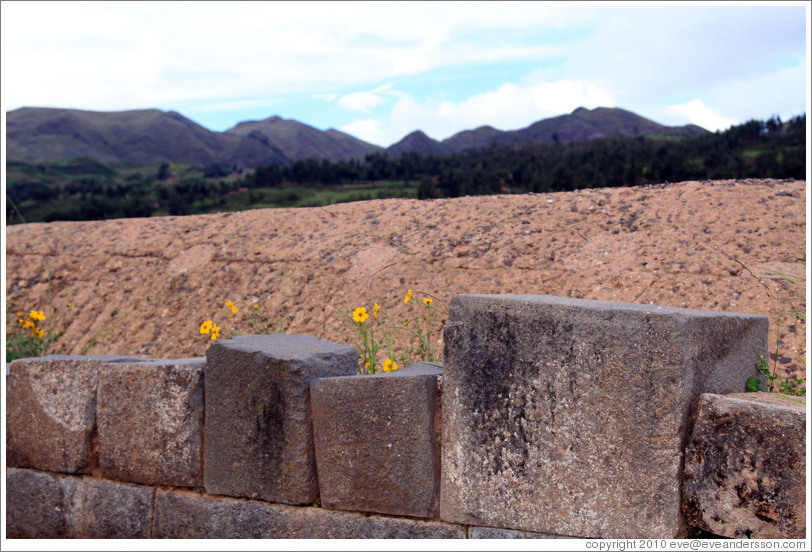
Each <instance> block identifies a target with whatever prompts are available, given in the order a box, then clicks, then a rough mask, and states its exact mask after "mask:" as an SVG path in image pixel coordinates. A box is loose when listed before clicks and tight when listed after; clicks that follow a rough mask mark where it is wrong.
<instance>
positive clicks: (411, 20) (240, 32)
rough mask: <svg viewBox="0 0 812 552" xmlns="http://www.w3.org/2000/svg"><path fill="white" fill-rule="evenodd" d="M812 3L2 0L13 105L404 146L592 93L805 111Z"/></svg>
mask: <svg viewBox="0 0 812 552" xmlns="http://www.w3.org/2000/svg"><path fill="white" fill-rule="evenodd" d="M809 9H810V8H809V2H786V3H783V4H782V3H776V2H765V3H764V4H761V5H759V4H753V3H741V4H736V3H730V2H723V3H710V2H692V3H689V2H671V3H650V4H648V3H640V2H635V3H625V4H616V3H609V2H592V3H590V2H577V3H567V2H563V3H556V2H528V1H523V2H505V1H502V2H474V1H464V2H435V1H432V2H342V1H339V2H324V3H322V2H301V1H300V2H86V3H85V2H55V3H49V2H40V1H37V2H20V1H15V2H2V4H0V11H1V13H0V21H1V22H2V50H0V52H1V55H2V64H1V65H0V67H1V72H2V75H1V76H2V81H1V82H2V108H3V111H4V112H6V111H10V110H13V109H16V108H19V107H23V106H34V107H63V108H75V109H87V110H94V111H120V110H129V109H147V108H158V109H162V110H166V111H169V110H172V111H177V112H179V113H181V114H183V115H185V116H186V117H188V118H190V119H192V120H193V121H195V122H197V123H198V124H200V125H202V126H204V127H206V128H208V129H210V130H214V131H224V130H227V129H228V128H231V127H232V126H234V125H236V124H237V123H238V122H241V121H245V120H261V119H265V118H268V117H271V116H274V115H276V116H280V117H283V118H285V119H296V120H298V121H300V122H302V123H305V124H308V125H310V126H313V127H316V128H318V129H321V130H327V129H329V128H336V129H338V130H341V131H344V132H346V133H348V134H351V135H353V136H355V137H357V138H360V139H362V140H365V141H367V142H370V143H373V144H376V145H379V146H384V147H386V146H389V145H391V144H393V143H396V142H397V141H399V140H400V139H401V138H403V137H404V136H406V135H407V134H409V133H410V132H412V131H414V130H418V129H419V130H422V131H424V132H425V133H426V134H428V135H429V136H431V137H432V138H434V139H437V140H442V139H445V138H448V137H450V136H452V135H454V134H455V133H457V132H460V131H462V130H466V129H473V128H476V127H479V126H482V125H490V126H492V127H495V128H497V129H500V130H514V129H518V128H524V127H526V126H528V125H530V124H532V123H534V122H535V121H538V120H540V119H545V118H548V117H555V116H558V115H562V114H565V113H570V112H572V111H573V110H574V109H576V108H578V107H586V108H589V109H592V108H595V107H620V108H623V109H627V110H630V111H633V112H635V113H637V114H639V115H642V116H644V117H648V118H649V119H652V120H654V121H656V122H659V123H662V124H667V125H683V124H688V123H693V124H697V125H700V126H702V127H704V128H706V129H708V130H711V131H715V130H724V129H726V128H729V127H730V126H731V125H734V124H739V123H742V122H745V121H747V120H750V119H767V118H769V117H771V116H773V115H778V116H779V117H781V118H782V119H784V120H786V119H788V118H790V117H793V116H796V115H800V114H803V113H806V110H807V107H808V105H809V97H810V91H809V88H808V84H807V83H808V82H809V81H810V74H809V72H808V71H809V70H808V65H809V59H808V57H809V21H810V13H809Z"/></svg>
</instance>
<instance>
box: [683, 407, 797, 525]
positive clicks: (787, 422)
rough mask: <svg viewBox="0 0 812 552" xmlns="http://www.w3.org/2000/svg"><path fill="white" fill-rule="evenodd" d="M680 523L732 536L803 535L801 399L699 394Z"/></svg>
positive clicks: (686, 462) (688, 450)
mask: <svg viewBox="0 0 812 552" xmlns="http://www.w3.org/2000/svg"><path fill="white" fill-rule="evenodd" d="M683 493H684V498H685V501H684V510H685V516H686V521H687V522H688V523H689V524H690V525H693V526H695V527H698V528H700V529H704V530H705V531H709V532H711V533H714V534H716V535H721V536H725V537H733V538H769V539H803V538H806V405H805V404H799V402H797V399H796V398H794V397H793V398H791V399H790V398H785V397H782V396H780V395H778V394H770V393H736V394H731V395H724V396H723V395H714V394H706V395H702V398H701V401H700V403H699V410H698V413H697V420H696V424H695V426H694V430H693V433H692V436H691V441H690V442H689V443H688V446H687V448H686V451H685V482H684V487H683Z"/></svg>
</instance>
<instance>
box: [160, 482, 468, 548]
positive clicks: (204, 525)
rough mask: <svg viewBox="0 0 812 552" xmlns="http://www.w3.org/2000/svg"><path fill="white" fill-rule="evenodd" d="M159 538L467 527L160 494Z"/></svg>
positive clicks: (457, 532)
mask: <svg viewBox="0 0 812 552" xmlns="http://www.w3.org/2000/svg"><path fill="white" fill-rule="evenodd" d="M155 537H156V538H172V539H190V538H191V539H204V538H216V539H227V538H230V539H233V538H253V539H257V538H261V539H328V538H329V539H364V538H373V539H455V538H465V537H466V530H465V528H464V527H460V526H457V525H450V524H447V523H441V522H432V521H417V520H409V519H404V518H388V517H381V516H370V515H363V514H356V513H349V512H336V511H331V510H324V509H321V508H307V507H296V506H286V505H281V504H268V503H264V502H258V501H253V500H244V499H233V498H224V497H212V496H207V495H200V494H197V493H192V492H188V491H165V490H161V489H159V490H158V492H157V497H156V510H155Z"/></svg>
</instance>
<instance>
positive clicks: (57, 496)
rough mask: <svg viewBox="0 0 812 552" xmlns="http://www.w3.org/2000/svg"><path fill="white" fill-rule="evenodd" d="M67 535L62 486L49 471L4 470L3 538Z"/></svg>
mask: <svg viewBox="0 0 812 552" xmlns="http://www.w3.org/2000/svg"><path fill="white" fill-rule="evenodd" d="M66 535H67V528H66V523H65V511H64V508H63V497H62V486H61V485H60V481H59V478H58V477H56V476H54V475H51V474H49V473H43V472H38V471H34V470H26V469H19V468H8V469H7V470H6V537H7V538H9V539H34V538H37V539H61V538H65V537H66Z"/></svg>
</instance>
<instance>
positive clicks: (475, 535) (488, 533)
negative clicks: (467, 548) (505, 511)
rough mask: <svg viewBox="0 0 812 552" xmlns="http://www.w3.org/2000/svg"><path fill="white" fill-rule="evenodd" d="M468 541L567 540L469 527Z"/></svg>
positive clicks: (538, 534) (524, 532)
mask: <svg viewBox="0 0 812 552" xmlns="http://www.w3.org/2000/svg"><path fill="white" fill-rule="evenodd" d="M468 538H469V539H568V538H570V537H561V536H559V535H545V534H544V533H533V532H531V531H514V530H512V529H497V528H496V527H469V528H468Z"/></svg>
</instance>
